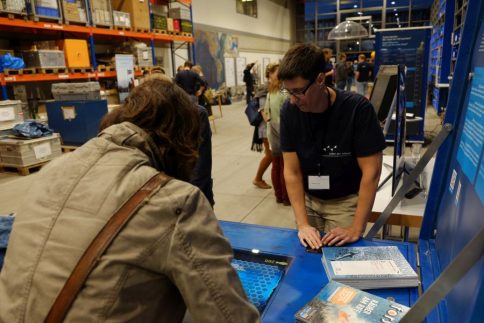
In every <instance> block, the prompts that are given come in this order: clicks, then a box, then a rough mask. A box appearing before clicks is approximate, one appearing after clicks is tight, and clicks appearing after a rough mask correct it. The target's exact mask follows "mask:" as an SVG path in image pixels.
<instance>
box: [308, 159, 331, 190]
mask: <svg viewBox="0 0 484 323" xmlns="http://www.w3.org/2000/svg"><path fill="white" fill-rule="evenodd" d="M318 167H319V173H318V175H309V176H308V188H309V189H310V190H329V176H328V175H321V164H318Z"/></svg>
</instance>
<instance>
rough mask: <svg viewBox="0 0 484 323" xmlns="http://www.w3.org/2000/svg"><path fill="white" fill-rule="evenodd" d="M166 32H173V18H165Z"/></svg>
mask: <svg viewBox="0 0 484 323" xmlns="http://www.w3.org/2000/svg"><path fill="white" fill-rule="evenodd" d="M166 30H168V31H174V30H173V18H166Z"/></svg>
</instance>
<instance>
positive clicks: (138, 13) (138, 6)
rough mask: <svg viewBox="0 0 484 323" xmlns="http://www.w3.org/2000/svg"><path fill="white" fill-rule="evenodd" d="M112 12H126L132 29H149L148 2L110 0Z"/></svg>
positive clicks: (140, 0)
mask: <svg viewBox="0 0 484 323" xmlns="http://www.w3.org/2000/svg"><path fill="white" fill-rule="evenodd" d="M112 6H113V10H116V11H123V12H128V13H129V14H130V17H131V25H132V27H133V28H134V29H138V28H139V29H146V30H149V29H150V12H149V7H148V0H112Z"/></svg>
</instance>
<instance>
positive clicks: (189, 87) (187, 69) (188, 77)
mask: <svg viewBox="0 0 484 323" xmlns="http://www.w3.org/2000/svg"><path fill="white" fill-rule="evenodd" d="M192 66H193V64H192V62H190V61H186V62H185V64H184V66H183V70H181V71H179V72H178V73H177V74H176V76H175V82H176V83H177V84H178V85H179V86H180V87H181V88H182V89H184V90H185V92H187V93H188V94H189V95H190V97H191V98H192V101H193V103H195V104H198V97H197V95H196V94H197V91H198V90H199V89H200V86H201V85H202V84H204V81H203V80H202V78H201V77H200V75H198V74H197V73H195V72H194V71H192V70H191V68H192Z"/></svg>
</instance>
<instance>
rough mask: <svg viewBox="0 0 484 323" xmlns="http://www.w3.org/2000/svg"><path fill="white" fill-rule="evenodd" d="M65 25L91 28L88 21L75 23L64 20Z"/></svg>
mask: <svg viewBox="0 0 484 323" xmlns="http://www.w3.org/2000/svg"><path fill="white" fill-rule="evenodd" d="M64 25H77V26H89V24H88V23H87V22H86V21H75V20H66V19H64Z"/></svg>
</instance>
